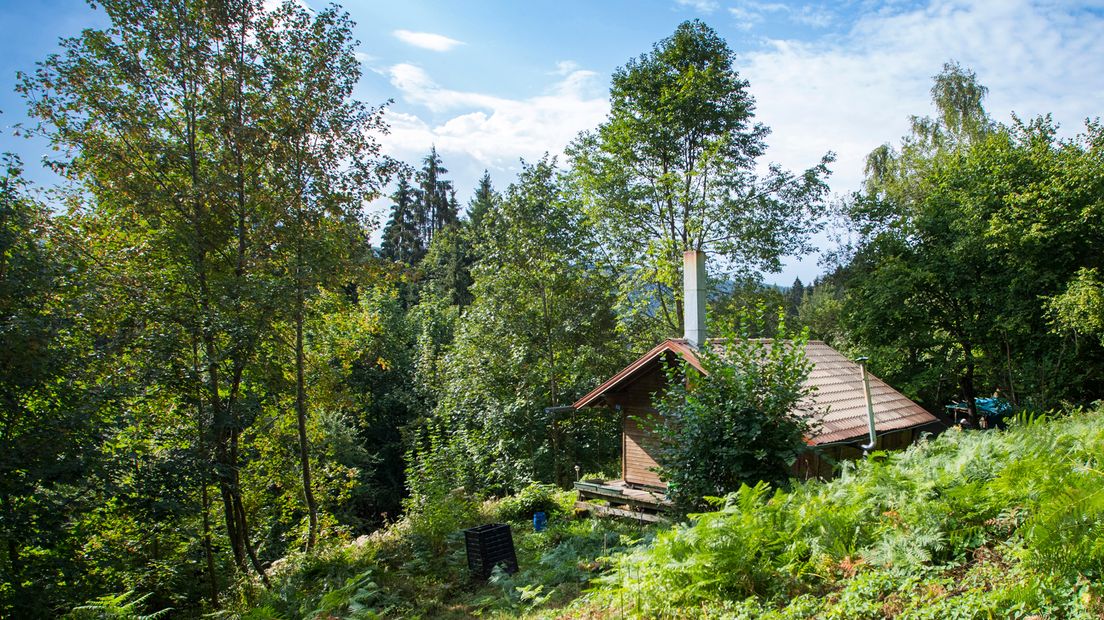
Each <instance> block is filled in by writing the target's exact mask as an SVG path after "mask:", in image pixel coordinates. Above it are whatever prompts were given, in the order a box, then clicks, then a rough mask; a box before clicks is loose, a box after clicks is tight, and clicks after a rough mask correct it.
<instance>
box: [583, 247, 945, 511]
mask: <svg viewBox="0 0 1104 620" xmlns="http://www.w3.org/2000/svg"><path fill="white" fill-rule="evenodd" d="M684 267H685V269H684V274H685V280H686V288H685V298H686V300H687V301H686V308H685V317H686V318H685V321H684V322H685V324H686V337H685V338H680V339H667V340H664V341H663V342H661V343H659V344H658V345H657V346H656V347H654V348H653V349H652V350H650V351H648V352H647V353H645V354H644V355H643V356H641V357H640V358H639V359H637V360H636V361H635V362H633V363H632V364H629V365H628V366H626V367H625V368H624V369H623V370H621V372H618V373H617V374H615V375H614V376H612V377H610V378H609V379H608V380H607V381H605V382H604V383H602V384H601V385H599V386H598V387H596V388H595V389H594V390H592V391H591V392H590V393H589V394H587V395H586V396H583V397H582V398H580V399H579V400H578V401H576V402H575V403H574V404H573V405H572V406H573V407H574V408H575V409H581V408H583V407H607V408H609V409H610V410H611V412H612V414H613V415H617V416H619V417H620V420H621V479H620V480H612V481H603V482H602V483H582V484H578V485H576V486H577V488H578V489H579V492H580V496H581V498H588V497H589V498H600V499H604V500H608V501H609V503H610V504H611V505H618V504H623V505H625V506H626V507H627V508H630V509H641V508H643V509H658V508H663V506H664V505H665V504H664V502H665V498H664V497H663V491H664V490H665V489H666V484H665V483H664V482H663V480H661V479H660V478H659V475H658V474H657V473H656V471H655V469H656V467H657V463H656V458H655V454H656V446H657V442H656V438H655V437H653V436H651V434H650V433H649V432H648V431H647V427H648V426H650V425H649V424H648V423H647V420H648V418H649V417H651V416H655V415H658V413H657V410H656V408H655V406H654V403H653V401H652V398H653V395H654V394H657V393H663V392H664V391H665V389H666V382H667V373H666V368H667V367H669V366H670V365H672V364H678V363H679V362H680V361H681V360H685V361H686V362H687V363H688V364H689V365H690V366H691V367H693V368H694V369H696V370H697V371H699V372H702V373H705V372H706V371H705V369H704V368H703V366H702V364H701V361H700V359H699V355H698V352H699V351H700V350H701V347H712V348H714V349H715V350H718V351H719V350H720V349H722V348H723V342H721V341H709V340H706V338H705V294H704V286H703V283H704V281H705V269H704V257H703V256H702V255H701V253H700V252H687V254H686V257H685V265H684ZM805 354H806V357H807V358H808V359H809V361H810V362H811V363H812V369H811V371H810V373H809V377H808V379H807V380H806V386H807V387H809V388H811V389H812V393H811V396H810V397H809V400H810V402H806V403H803V404H802V406H801V408H800V411H802V412H805V413H804V414H805V415H814V416H816V422H817V424H816V426H815V428H816V431H815V434H814V435H813V436H810V437H806V439H805V440H806V442H807V443H808V444H809V446H810V448H811V450H810V451H808V452H807V453H806V454H805V455H804V456H803V457H802V458H801V459H799V461H798V462H797V463H795V464H794V469H793V473H794V475H795V476H798V477H802V478H812V477H821V478H827V477H830V476H831V475H832V474H833V470H834V465H833V463H835V462H838V461H840V460H843V459H853V458H859V457H861V456H862V454H863V449H862V446H865V445H867V444H868V442H869V436H870V423H869V415H868V409H867V399H866V392H865V391H864V388H863V369H862V368H861V367H860V366H859V364H858V363H856V362H855V361H853V360H850V359H848V358H847V357H845V356H844V355H843V354H841V353H840V352H838V351H836V350H835V349H833V348H832V347H830V346H828V345H827V344H825V343H824V342H821V341H818V340H813V341H810V342H809V343H808V344H807V345H806V347H805ZM867 380H868V384H869V390H870V401H871V404H872V405H873V411H874V430H875V436H876V442H875V445H874V449H877V450H891V449H899V448H904V447H906V446H908V445H909V444H911V443H912V442H913V441H914V440H915V439H916V438H917V437H918V436H919V434H920V433H921V432H922V431H930V430H938V429H939V428H941V426H942V424H941V423H940V421H939V420H938V418H936V417H935V416H934V415H932V414H931V413H929V412H928V411H926V410H925V409H924V408H922V407H920V405H917V404H916V403H915V402H913V401H912V400H910V399H909V398H908V397H906V396H905V395H903V394H901V393H900V392H898V391H897V390H895V389H893V388H892V387H890V386H889V385H888V384H886V383H885V382H884V381H882V380H881V379H878V378H877V377H875V376H873V375H870V374H869V373H867ZM641 420H643V421H645V423H644V424H641V423H640V421H641ZM588 506H590V505H586V506H583V505H581V506H580V507H581V508H587V507H588ZM591 507H592V506H591ZM607 512H608V511H607ZM615 512H616V511H615Z"/></svg>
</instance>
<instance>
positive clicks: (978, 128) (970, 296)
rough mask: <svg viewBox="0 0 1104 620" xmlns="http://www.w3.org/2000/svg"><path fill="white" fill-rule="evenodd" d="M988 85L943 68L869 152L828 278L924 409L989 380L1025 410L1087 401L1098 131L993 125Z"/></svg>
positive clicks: (988, 386) (1096, 256) (985, 386)
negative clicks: (839, 257)
mask: <svg viewBox="0 0 1104 620" xmlns="http://www.w3.org/2000/svg"><path fill="white" fill-rule="evenodd" d="M985 93H986V89H985V88H984V87H983V86H981V85H980V84H978V83H977V81H976V76H975V75H974V74H973V72H971V71H969V70H966V69H964V68H962V67H960V66H958V65H957V64H948V65H946V66H945V67H944V71H943V72H942V73H940V75H938V76H936V78H935V86H934V87H933V89H932V95H933V103H934V104H935V107H936V109H937V112H938V114H937V116H936V117H935V118H934V119H932V118H924V119H916V118H914V119H913V120H914V123H913V125H914V130H913V132H912V133H911V134H910V135H909V136H906V137H905V138H904V139H903V140H902V142H901V146H900V148H899V149H893V148H891V147H889V146H883V147H879V149H877V150H876V151H875V152H874V153H872V154H871V157H870V159H869V160H868V167H867V185H866V191H865V192H864V193H862V194H861V195H856V196H854V197H852V199H850V200H848V201H845V203H844V205H843V206H844V209H843V211H844V215H845V217H846V219H847V220H848V223H849V228H850V230H851V232H852V233H853V235H854V239H857V244H856V245H855V246H854V247H851V248H849V250H850V252H851V253H850V255H849V256H847V257H846V259H845V261H844V264H843V265H841V267H840V269H839V270H838V271H837V272H836V274H835V275H834V277H833V281H834V282H833V284H834V285H835V286H836V287H838V288H839V290H840V291H841V299H842V303H843V308H842V312H841V313H839V316H840V323H841V324H842V326H843V327H844V331H845V332H846V333H845V336H846V340H848V341H849V342H850V343H851V344H852V346H853V347H855V348H858V349H862V350H863V351H864V353H865V354H867V355H869V356H870V357H871V358H872V360H873V361H872V365H873V370H874V371H875V372H876V373H878V374H879V375H880V376H882V377H883V378H886V379H887V380H888V381H889V382H890V383H891V384H893V385H895V386H897V387H899V388H901V389H903V391H905V393H907V394H912V395H916V396H918V397H919V399H920V401H921V402H922V403H925V404H927V405H929V406H930V408H936V407H941V406H943V405H944V404H945V403H946V402H947V401H949V400H951V399H967V400H970V399H972V398H974V397H975V396H982V395H986V394H987V393H989V392H991V391H993V390H994V389H996V388H998V387H999V388H1000V389H1001V390H1002V392H1003V393H1004V394H1005V395H1006V396H1007V397H1009V398H1011V399H1012V400H1013V401H1016V402H1017V403H1018V404H1021V405H1026V406H1033V405H1034V406H1039V405H1041V404H1049V403H1054V402H1059V401H1062V400H1068V401H1071V402H1088V401H1090V400H1091V399H1093V398H1095V397H1096V396H1097V395H1099V393H1100V388H1101V382H1100V376H1101V373H1100V372H1099V370H1100V369H1101V368H1102V367H1104V366H1102V364H1104V346H1101V345H1102V343H1101V342H1100V341H1099V340H1098V339H1097V338H1096V337H1095V336H1097V335H1098V332H1097V330H1096V328H1095V327H1094V325H1095V324H1096V322H1095V321H1096V318H1095V317H1096V316H1097V315H1099V306H1100V303H1099V301H1100V300H1099V299H1098V298H1099V286H1098V284H1099V283H1098V282H1096V280H1095V279H1094V277H1093V276H1092V274H1093V273H1097V272H1094V271H1093V270H1099V269H1100V268H1102V267H1104V265H1102V264H1101V262H1100V256H1101V251H1102V249H1104V235H1102V234H1101V229H1100V227H1099V226H1098V225H1097V224H1096V222H1099V221H1100V218H1101V216H1102V213H1101V206H1100V205H1101V204H1102V203H1101V201H1100V196H1101V195H1102V192H1104V184H1102V181H1101V179H1102V178H1104V177H1102V175H1101V170H1104V137H1102V136H1104V132H1102V130H1101V127H1100V125H1099V123H1096V122H1089V123H1087V124H1086V126H1085V130H1084V132H1083V133H1082V134H1081V135H1079V136H1077V137H1076V138H1074V139H1069V140H1063V139H1059V138H1058V137H1057V134H1058V128H1057V127H1056V126H1055V125H1054V123H1053V122H1052V121H1051V119H1050V118H1049V117H1041V118H1037V119H1035V120H1032V121H1030V122H1023V121H1021V120H1020V119H1017V118H1013V119H1012V122H1011V123H1010V124H1009V125H1003V124H995V123H993V122H991V121H990V120H989V119H988V117H987V116H986V114H985V111H984V108H983V107H982V103H983V99H984V96H985ZM1074 188H1076V189H1074ZM820 301H823V300H820ZM811 309H812V308H810V310H811ZM810 320H812V319H811V317H810ZM1054 328H1057V329H1056V330H1055V329H1054ZM1056 332H1057V333H1056ZM1070 333H1081V334H1085V335H1089V336H1091V337H1090V338H1071V337H1069V334H1070Z"/></svg>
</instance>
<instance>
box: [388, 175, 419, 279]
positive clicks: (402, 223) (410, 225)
mask: <svg viewBox="0 0 1104 620" xmlns="http://www.w3.org/2000/svg"><path fill="white" fill-rule="evenodd" d="M417 200H418V197H417V195H416V193H415V190H414V188H412V187H411V186H410V183H409V182H408V181H407V180H406V177H405V176H401V175H400V176H399V183H398V187H397V188H396V189H395V193H394V194H391V201H392V205H391V216H390V217H389V218H388V220H387V225H386V226H384V228H383V242H382V244H381V245H380V254H381V255H383V257H384V258H388V259H390V260H393V261H397V262H401V263H406V264H408V265H414V264H417V263H418V262H419V261H420V260H421V259H422V256H423V255H424V254H425V247H424V246H422V245H421V237H420V236H419V234H418V225H417V217H418V216H417V211H416V209H417Z"/></svg>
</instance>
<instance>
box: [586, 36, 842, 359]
mask: <svg viewBox="0 0 1104 620" xmlns="http://www.w3.org/2000/svg"><path fill="white" fill-rule="evenodd" d="M735 65H736V57H735V54H734V53H733V52H732V50H731V49H730V48H729V47H728V45H727V44H726V43H725V41H724V40H723V39H722V38H721V37H720V36H718V35H717V33H716V32H715V31H714V30H713V29H712V28H710V27H709V26H707V25H705V24H704V23H702V22H701V21H697V20H695V21H687V22H683V23H682V24H680V25H679V26H678V27H677V28H676V29H675V32H674V33H673V34H672V35H671V36H670V37H668V38H666V39H664V40H662V41H660V42H658V43H656V44H655V45H654V46H653V48H652V50H651V51H649V52H647V53H645V54H643V55H641V56H640V57H638V58H634V59H632V60H630V61H629V62H628V63H627V64H626V65H625V66H624V67H621V68H619V69H617V70H616V71H615V72H614V74H613V79H612V83H611V86H610V99H611V109H610V113H609V116H608V118H607V119H606V121H605V122H604V123H602V124H601V125H600V126H599V127H598V129H597V130H596V131H595V132H593V133H584V134H582V135H581V136H580V137H579V138H578V139H577V140H576V141H575V143H574V144H573V145H572V146H571V147H570V148H569V151H568V152H569V154H570V156H571V158H572V164H573V171H574V174H575V176H576V178H577V179H578V183H579V185H580V190H581V192H582V197H583V200H584V201H585V204H586V209H587V215H588V217H589V219H590V221H591V222H592V224H593V225H594V226H595V227H596V229H597V232H598V235H599V236H600V238H601V239H602V241H603V242H604V243H605V245H606V247H607V248H608V251H609V252H610V253H611V256H612V258H613V261H614V265H615V266H614V268H615V269H617V271H619V272H620V273H621V277H620V282H619V284H620V285H621V298H620V299H619V303H620V306H621V314H622V316H623V318H625V319H629V320H632V321H633V322H634V323H635V325H634V329H635V332H636V333H640V332H643V333H644V334H646V336H647V338H646V339H647V340H654V339H656V338H658V337H663V336H667V335H670V334H671V333H678V332H679V331H681V326H682V320H681V313H680V311H679V307H680V306H679V303H680V301H679V300H681V280H680V276H679V274H680V271H681V267H680V265H681V259H682V253H683V252H684V251H686V250H702V251H706V252H709V253H711V254H713V255H716V256H717V257H718V258H723V260H718V261H715V262H714V266H715V268H718V269H726V270H727V271H728V272H737V273H742V274H743V273H747V272H750V271H755V270H759V269H766V270H775V271H776V270H777V269H778V266H779V264H780V263H779V260H780V258H781V257H782V256H784V255H786V254H787V253H799V252H800V251H802V250H804V249H806V248H807V241H808V235H809V233H810V232H811V230H813V229H814V228H815V221H816V220H817V218H818V217H819V214H820V211H821V208H822V200H823V198H824V197H825V195H826V193H827V185H826V184H825V178H826V177H827V175H828V168H827V166H828V164H829V163H830V162H831V161H832V160H833V158H834V156H833V155H832V154H828V155H826V156H825V157H824V158H823V159H822V160H821V161H820V162H819V164H818V165H816V166H814V167H812V168H810V169H808V170H806V171H804V172H802V173H797V174H795V173H793V172H789V171H785V170H782V169H781V168H780V167H778V166H770V168H769V171H768V172H767V173H766V174H764V175H759V174H758V173H757V170H756V169H757V165H756V161H757V160H758V159H759V158H760V157H761V156H762V155H763V154H764V152H765V150H766V144H765V140H766V137H767V134H768V133H769V129H767V128H766V127H764V126H763V125H761V124H756V123H754V122H753V119H754V110H755V103H754V99H753V98H752V96H751V95H750V93H749V92H748V82H747V81H746V80H744V79H742V78H741V77H740V75H739V74H738V73H737V71H736V68H735ZM642 344H643V343H642ZM648 344H651V343H650V342H649V343H648Z"/></svg>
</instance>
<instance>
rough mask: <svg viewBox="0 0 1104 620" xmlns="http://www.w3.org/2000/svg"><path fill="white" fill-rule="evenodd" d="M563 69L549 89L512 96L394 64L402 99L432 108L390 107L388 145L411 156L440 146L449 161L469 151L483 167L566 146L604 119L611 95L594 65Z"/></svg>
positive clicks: (505, 165)
mask: <svg viewBox="0 0 1104 620" xmlns="http://www.w3.org/2000/svg"><path fill="white" fill-rule="evenodd" d="M558 74H559V75H560V78H559V79H558V80H555V81H554V82H552V83H550V84H549V85H548V87H547V89H546V92H545V93H544V94H542V95H538V96H534V97H529V98H523V99H513V98H508V97H500V96H495V95H489V94H485V93H477V92H471V91H464V90H455V89H450V88H446V87H443V86H441V85H439V84H438V83H436V82H435V81H434V80H433V79H432V78H431V77H430V76H429V74H427V73H426V72H425V70H423V69H422V68H420V67H417V66H415V65H411V64H398V65H394V66H392V67H391V68H390V69H389V75H390V79H391V84H392V85H393V86H394V87H395V88H396V89H398V91H399V93H400V96H401V99H402V101H404V102H406V103H408V104H412V105H413V106H415V107H421V108H424V109H425V110H426V111H427V112H429V114H418V113H415V112H412V111H410V110H409V108H408V109H406V110H402V111H400V110H397V109H392V110H389V111H388V112H387V120H388V122H389V123H390V125H391V133H390V135H388V136H385V137H384V139H383V141H382V142H383V146H384V149H385V150H386V151H387V152H388V154H390V155H393V156H395V157H398V158H400V159H403V160H406V161H413V160H414V159H415V158H418V157H421V156H423V155H424V154H425V152H426V151H428V150H429V147H430V146H431V145H436V147H437V150H438V151H440V152H441V153H442V157H444V158H445V159H446V161H448V156H449V155H451V156H453V157H454V158H455V157H459V158H471V159H472V160H474V162H475V163H477V164H478V166H479V167H481V168H482V167H486V168H492V169H497V170H511V169H513V168H514V167H515V166H516V164H517V161H518V158H524V159H526V160H529V161H533V160H535V159H537V158H539V157H541V156H542V155H543V154H544V153H545V152H548V153H550V154H553V155H556V154H559V153H562V151H563V149H564V147H566V146H567V144H568V143H569V142H570V141H571V140H572V139H574V137H575V136H576V135H577V134H578V133H579V132H580V131H582V130H585V129H591V128H593V127H596V126H597V125H598V124H599V123H600V122H601V121H602V120H603V119H604V118H605V115H606V112H607V111H608V110H609V102H608V100H607V98H606V97H605V92H604V91H603V90H602V89H600V88H598V87H597V85H596V82H597V80H596V79H595V78H596V74H595V73H594V72H593V71H586V70H583V69H579V68H577V66H575V65H573V64H566V63H562V62H561V63H559V64H558ZM427 118H437V119H439V120H437V121H436V122H430V121H429V120H427ZM442 118H443V120H441V119H442ZM481 168H480V169H481Z"/></svg>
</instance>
